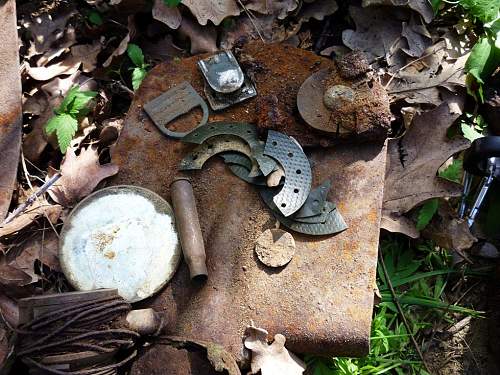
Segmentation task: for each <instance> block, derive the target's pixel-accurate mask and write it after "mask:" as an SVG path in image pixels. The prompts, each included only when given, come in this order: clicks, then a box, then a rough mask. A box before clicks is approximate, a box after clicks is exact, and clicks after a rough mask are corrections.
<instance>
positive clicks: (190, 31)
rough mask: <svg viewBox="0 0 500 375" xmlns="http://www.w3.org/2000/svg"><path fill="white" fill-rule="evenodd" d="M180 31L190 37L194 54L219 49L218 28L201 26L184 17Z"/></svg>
mask: <svg viewBox="0 0 500 375" xmlns="http://www.w3.org/2000/svg"><path fill="white" fill-rule="evenodd" d="M179 33H180V34H181V35H184V36H185V37H188V38H189V39H190V41H191V53H192V54H193V55H196V54H198V53H204V52H215V51H217V30H216V29H215V27H213V26H200V25H198V24H197V23H196V22H193V21H191V20H190V19H188V18H187V17H184V18H183V19H182V23H181V26H180V27H179Z"/></svg>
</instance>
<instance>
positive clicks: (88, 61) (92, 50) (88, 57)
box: [71, 40, 102, 73]
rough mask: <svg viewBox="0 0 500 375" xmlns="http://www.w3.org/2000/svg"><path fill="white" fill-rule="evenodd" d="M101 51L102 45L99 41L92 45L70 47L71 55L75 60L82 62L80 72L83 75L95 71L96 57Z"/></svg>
mask: <svg viewBox="0 0 500 375" xmlns="http://www.w3.org/2000/svg"><path fill="white" fill-rule="evenodd" d="M101 50H102V44H101V42H100V41H99V40H96V41H94V43H92V44H79V45H76V46H73V47H71V55H72V56H73V57H74V58H75V60H79V61H81V62H82V71H83V72H85V73H88V72H91V71H93V70H94V69H95V67H96V64H97V55H98V54H99V52H101Z"/></svg>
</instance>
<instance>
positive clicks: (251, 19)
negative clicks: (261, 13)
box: [238, 0, 266, 43]
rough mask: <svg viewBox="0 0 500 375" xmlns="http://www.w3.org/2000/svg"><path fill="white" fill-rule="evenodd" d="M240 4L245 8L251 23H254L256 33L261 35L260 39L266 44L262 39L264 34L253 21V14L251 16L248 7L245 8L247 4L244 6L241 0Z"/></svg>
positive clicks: (239, 0)
mask: <svg viewBox="0 0 500 375" xmlns="http://www.w3.org/2000/svg"><path fill="white" fill-rule="evenodd" d="M238 4H240V6H241V7H242V8H243V10H244V12H245V13H246V14H247V16H248V19H249V20H250V22H251V23H252V25H253V27H254V28H255V31H257V34H258V35H259V38H260V39H261V40H262V41H263V42H264V43H265V42H266V41H265V40H264V38H263V37H262V34H261V33H260V30H259V28H258V27H257V24H256V23H255V22H254V20H253V18H252V17H253V14H251V13H250V12H249V10H248V9H247V7H246V6H245V4H243V3H242V2H241V0H238Z"/></svg>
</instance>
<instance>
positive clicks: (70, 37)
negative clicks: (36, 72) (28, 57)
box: [36, 26, 76, 66]
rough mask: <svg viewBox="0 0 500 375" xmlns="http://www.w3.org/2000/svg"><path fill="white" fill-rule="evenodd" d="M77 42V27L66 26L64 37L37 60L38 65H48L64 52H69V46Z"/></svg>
mask: <svg viewBox="0 0 500 375" xmlns="http://www.w3.org/2000/svg"><path fill="white" fill-rule="evenodd" d="M75 43H76V31H75V28H74V27H72V26H69V27H67V28H66V30H65V33H64V37H63V39H62V40H60V41H58V43H57V46H55V47H53V48H51V49H49V50H48V51H47V52H45V53H44V54H43V55H42V56H40V58H39V59H38V60H37V61H36V66H46V65H47V63H49V62H50V61H52V60H53V59H55V58H56V57H59V56H61V55H62V54H63V53H65V52H68V49H69V47H71V46H72V45H73V44H75Z"/></svg>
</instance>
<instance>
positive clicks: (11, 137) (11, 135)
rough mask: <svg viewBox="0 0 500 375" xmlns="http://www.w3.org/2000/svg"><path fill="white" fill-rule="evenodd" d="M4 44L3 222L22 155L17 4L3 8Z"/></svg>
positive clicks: (0, 59)
mask: <svg viewBox="0 0 500 375" xmlns="http://www.w3.org/2000/svg"><path fill="white" fill-rule="evenodd" d="M0 21H1V24H2V31H1V32H0V34H1V36H2V43H1V45H0V81H1V82H2V89H1V90H0V99H1V100H0V155H1V157H0V169H1V171H2V173H0V222H1V221H3V219H4V218H5V216H6V215H7V212H8V210H9V206H10V200H11V197H12V192H13V191H14V187H15V183H16V178H17V164H18V162H19V155H20V151H21V129H22V125H23V116H22V108H21V107H22V102H21V98H22V95H21V93H22V91H21V75H20V73H19V54H18V51H19V44H18V36H17V19H16V2H15V1H14V0H8V1H3V2H2V4H1V5H0Z"/></svg>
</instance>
